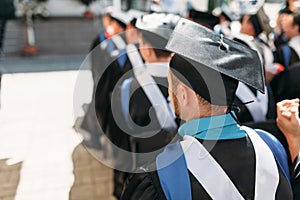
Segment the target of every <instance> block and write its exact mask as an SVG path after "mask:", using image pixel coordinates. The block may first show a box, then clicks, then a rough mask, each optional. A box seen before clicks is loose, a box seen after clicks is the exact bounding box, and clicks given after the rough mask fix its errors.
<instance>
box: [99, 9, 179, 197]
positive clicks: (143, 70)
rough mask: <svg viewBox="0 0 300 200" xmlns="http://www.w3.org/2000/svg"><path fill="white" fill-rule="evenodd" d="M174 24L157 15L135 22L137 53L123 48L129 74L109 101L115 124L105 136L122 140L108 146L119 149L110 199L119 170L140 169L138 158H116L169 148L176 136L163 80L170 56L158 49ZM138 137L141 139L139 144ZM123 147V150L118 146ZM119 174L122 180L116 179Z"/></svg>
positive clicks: (170, 16)
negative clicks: (129, 64) (130, 68)
mask: <svg viewBox="0 0 300 200" xmlns="http://www.w3.org/2000/svg"><path fill="white" fill-rule="evenodd" d="M179 19H180V17H179V16H178V15H174V14H163V13H160V14H158V13H153V14H148V15H144V16H142V17H140V18H138V19H137V22H136V27H137V29H138V31H139V32H140V37H139V41H140V42H139V51H138V50H137V49H132V48H131V47H132V46H128V48H127V49H128V53H127V54H128V57H129V60H130V61H131V63H132V68H133V70H132V71H133V73H127V74H124V76H123V77H121V79H120V80H119V81H118V84H117V85H116V86H115V88H116V89H115V90H114V92H113V93H112V100H111V105H112V113H113V117H114V118H113V120H114V121H115V122H114V124H116V125H115V126H114V131H113V133H111V134H113V135H114V136H115V137H116V138H123V141H122V143H120V142H114V144H115V145H117V146H118V147H119V148H120V149H122V150H120V151H117V152H115V153H114V155H115V156H114V160H116V162H115V170H114V177H115V178H114V185H115V186H114V188H115V191H114V194H115V196H116V197H119V196H120V194H121V192H122V186H123V183H124V181H125V180H126V177H127V175H128V173H123V172H121V171H122V169H125V170H127V171H129V172H130V171H131V170H132V169H131V168H133V169H135V168H136V166H142V164H143V161H142V160H143V158H142V157H138V156H134V157H133V158H132V159H131V158H128V157H127V156H126V155H124V154H122V151H123V150H126V151H131V152H133V153H134V154H135V153H140V152H147V151H150V152H151V151H153V150H154V149H159V148H161V147H163V146H165V145H166V144H167V143H169V142H170V140H171V138H172V136H174V135H175V133H176V131H177V124H176V122H175V116H174V113H173V111H172V109H171V106H170V105H169V100H168V85H167V74H168V66H169V61H170V59H171V52H169V51H167V50H165V48H164V47H165V45H166V43H167V40H168V39H169V36H170V35H171V31H172V29H174V27H175V25H176V23H177V22H178V20H179ZM139 52H140V54H141V56H142V57H141V58H140V57H139V55H138V54H139ZM143 60H144V61H145V64H144V62H143ZM99 98H102V97H99ZM95 101H96V105H97V103H98V102H100V101H101V99H97V98H96V99H95ZM151 109H154V113H151ZM100 112H101V111H100ZM114 113H115V114H114ZM129 118H130V119H129ZM131 120H132V121H131ZM131 122H132V123H133V124H132V123H131ZM154 134H155V136H154V137H151V136H152V135H154ZM141 135H143V139H141V138H140V137H141ZM135 136H136V137H135ZM144 137H147V138H146V139H145V138H144ZM112 139H113V138H112ZM124 143H126V144H127V145H128V144H129V146H125V145H123V144H124ZM124 163H126V165H125V164H124ZM120 165H121V166H120ZM127 165H128V166H127ZM120 168H121V169H120ZM120 174H123V176H122V177H120V176H119V175H120ZM117 177H119V178H117Z"/></svg>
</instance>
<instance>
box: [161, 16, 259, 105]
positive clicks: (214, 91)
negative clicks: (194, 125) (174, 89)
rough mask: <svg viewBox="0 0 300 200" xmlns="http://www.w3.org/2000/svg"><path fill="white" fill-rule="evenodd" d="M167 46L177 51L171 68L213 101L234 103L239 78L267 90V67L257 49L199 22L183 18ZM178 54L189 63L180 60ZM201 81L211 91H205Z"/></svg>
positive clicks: (222, 103)
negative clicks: (265, 72) (264, 73)
mask: <svg viewBox="0 0 300 200" xmlns="http://www.w3.org/2000/svg"><path fill="white" fill-rule="evenodd" d="M166 49H167V50H169V51H172V52H175V56H173V58H172V60H171V62H170V67H171V70H172V71H177V73H179V74H181V75H182V76H183V77H182V78H180V77H179V76H177V77H178V78H179V79H180V80H181V81H183V80H184V79H186V81H187V82H188V84H187V85H188V86H189V87H191V88H192V89H193V90H194V91H195V92H196V93H198V94H199V95H200V96H202V97H203V98H205V99H206V100H208V101H209V102H210V103H212V104H215V105H230V104H231V102H232V101H233V98H234V94H235V90H236V87H237V83H238V81H240V82H243V83H245V84H247V85H249V86H250V87H252V88H254V89H257V90H259V91H261V92H264V76H263V68H262V65H261V62H260V60H259V57H258V54H257V53H256V51H254V50H252V49H250V48H249V47H247V46H244V45H242V44H240V43H237V42H235V41H233V40H230V39H227V38H223V37H222V36H221V35H217V34H215V33H214V32H212V31H211V30H209V29H207V28H205V27H203V26H201V25H199V24H197V23H194V22H192V21H190V20H187V19H181V20H180V21H179V22H178V24H177V26H176V28H175V29H174V31H173V34H172V35H171V37H170V39H169V41H168V44H167V46H166ZM178 56H179V57H182V58H184V60H186V61H187V62H185V63H186V64H182V65H180V64H178V63H176V62H175V61H176V60H177V61H178V60H180V59H178ZM181 60H182V59H181ZM188 63H190V64H188ZM199 75H200V76H199ZM200 79H203V80H201V81H199V80H200ZM220 80H221V81H222V82H220ZM186 81H183V82H186ZM201 82H205V84H206V87H207V89H208V91H204V92H203V85H202V84H201ZM222 85H223V86H224V87H222ZM204 88H205V87H204ZM222 89H223V90H222ZM204 90H205V89H204Z"/></svg>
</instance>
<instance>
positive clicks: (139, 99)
mask: <svg viewBox="0 0 300 200" xmlns="http://www.w3.org/2000/svg"><path fill="white" fill-rule="evenodd" d="M128 78H131V79H132V82H131V83H130V87H129V90H130V91H131V92H133V93H132V95H131V96H130V101H129V115H130V117H131V118H132V120H133V123H134V124H135V125H138V126H139V127H138V128H137V127H135V128H133V129H131V128H130V126H128V122H127V121H126V120H125V119H124V115H123V113H120V111H122V103H124V102H122V101H123V100H124V99H121V92H122V88H121V86H122V83H123V81H124V80H126V79H128ZM154 80H155V82H156V83H157V84H158V86H159V89H160V90H161V92H162V94H163V96H164V97H165V98H166V99H167V98H168V89H167V87H164V86H167V78H158V77H154ZM115 87H116V91H115V93H114V94H113V97H112V105H114V106H113V107H112V112H113V113H117V114H116V115H115V116H114V118H112V121H111V122H112V123H113V124H114V126H113V130H114V131H113V132H111V133H112V134H113V137H112V138H111V139H112V142H113V143H114V144H115V145H117V146H118V147H119V148H121V149H123V150H126V151H129V152H135V153H145V152H153V151H155V150H158V151H159V150H161V151H162V150H163V147H164V146H165V145H166V144H168V143H169V142H170V141H171V140H172V138H173V137H174V135H175V133H176V131H177V129H174V130H164V129H161V127H160V124H159V122H158V119H157V118H156V115H155V114H154V113H151V112H152V111H150V110H151V107H152V104H151V102H150V101H149V99H148V97H147V96H146V94H145V92H144V91H143V89H142V88H141V87H140V85H139V83H138V82H137V80H136V79H135V78H134V76H133V73H127V74H125V75H124V76H123V77H122V78H121V79H120V80H119V81H118V83H117V84H116V86H115ZM149 111H150V115H151V119H150V116H149ZM111 116H112V115H111ZM116 121H117V122H116ZM150 124H151V125H150ZM110 126H111V125H110ZM127 133H128V134H127ZM139 133H143V134H145V135H146V134H151V135H152V134H153V136H151V137H147V138H139ZM135 134H136V135H137V137H135V136H134V135H135ZM156 155H157V154H155V155H154V154H153V156H152V158H153V159H154V158H155V156H156ZM114 159H115V160H117V165H119V164H120V165H122V167H121V168H126V169H128V168H132V169H134V168H135V167H136V166H142V165H144V164H145V163H147V162H149V160H148V159H149V155H148V156H147V159H145V157H143V156H140V155H139V154H137V155H136V157H135V158H134V159H135V163H136V164H135V166H134V165H133V160H132V159H133V158H130V157H124V155H123V154H120V153H118V152H115V154H114ZM118 163H119V164H118ZM114 173H115V176H114V183H115V187H114V188H115V189H114V190H115V192H114V194H115V196H117V197H119V196H120V195H121V191H122V188H123V185H124V182H125V180H126V178H127V176H128V175H129V173H122V172H120V171H118V170H115V172H114Z"/></svg>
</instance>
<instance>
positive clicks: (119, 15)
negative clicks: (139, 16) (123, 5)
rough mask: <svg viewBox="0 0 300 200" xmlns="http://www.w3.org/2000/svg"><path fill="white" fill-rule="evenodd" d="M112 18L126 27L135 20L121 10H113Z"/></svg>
mask: <svg viewBox="0 0 300 200" xmlns="http://www.w3.org/2000/svg"><path fill="white" fill-rule="evenodd" d="M110 16H111V18H113V19H114V20H116V21H117V22H118V23H120V24H121V25H122V26H124V27H126V25H127V24H129V23H130V21H131V20H132V19H133V16H132V15H130V14H127V13H126V12H123V11H119V10H118V11H115V10H113V11H112V12H110Z"/></svg>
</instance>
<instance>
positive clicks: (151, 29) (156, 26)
mask: <svg viewBox="0 0 300 200" xmlns="http://www.w3.org/2000/svg"><path fill="white" fill-rule="evenodd" d="M180 18H181V17H180V16H179V15H175V14H170V13H169V14H167V13H151V14H147V15H144V16H142V17H140V18H138V20H137V22H136V24H135V26H136V27H137V29H138V30H140V31H141V32H142V34H143V37H144V38H145V39H146V40H147V41H148V42H150V43H151V45H152V46H153V47H154V48H156V49H163V50H165V46H166V44H167V42H168V40H169V38H170V36H171V34H172V32H173V30H174V28H175V26H176V24H177V22H178V21H179V20H180Z"/></svg>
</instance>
